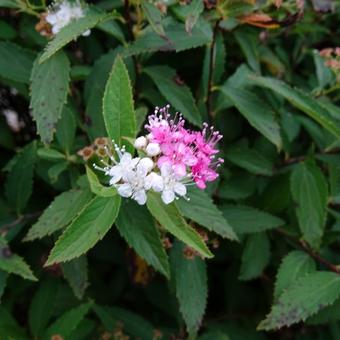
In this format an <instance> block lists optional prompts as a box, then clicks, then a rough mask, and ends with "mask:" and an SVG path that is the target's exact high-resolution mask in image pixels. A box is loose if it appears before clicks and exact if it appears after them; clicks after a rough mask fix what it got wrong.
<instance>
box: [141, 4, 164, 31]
mask: <svg viewBox="0 0 340 340" xmlns="http://www.w3.org/2000/svg"><path fill="white" fill-rule="evenodd" d="M142 8H143V12H144V14H145V16H146V18H147V19H148V21H149V23H150V25H151V27H152V29H153V30H154V31H155V32H156V33H157V34H159V35H161V36H165V32H164V28H163V26H162V13H161V11H160V10H159V9H158V8H157V7H156V6H155V5H154V4H152V3H149V2H147V1H142Z"/></svg>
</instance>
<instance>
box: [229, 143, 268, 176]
mask: <svg viewBox="0 0 340 340" xmlns="http://www.w3.org/2000/svg"><path fill="white" fill-rule="evenodd" d="M226 158H227V159H228V160H229V161H230V162H232V163H234V164H236V165H238V166H239V167H240V168H243V169H246V170H248V171H249V172H251V173H254V174H256V175H263V176H271V175H273V168H274V165H273V163H272V161H270V160H269V159H267V158H266V157H265V156H264V155H263V154H262V153H260V152H259V151H257V150H256V149H249V148H248V147H246V146H244V145H233V146H231V147H230V148H229V150H227V154H226Z"/></svg>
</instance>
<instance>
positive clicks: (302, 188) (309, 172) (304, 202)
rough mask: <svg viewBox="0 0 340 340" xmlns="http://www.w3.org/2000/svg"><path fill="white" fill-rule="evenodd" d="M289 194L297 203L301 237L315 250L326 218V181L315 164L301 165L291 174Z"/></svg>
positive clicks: (306, 163) (319, 241)
mask: <svg viewBox="0 0 340 340" xmlns="http://www.w3.org/2000/svg"><path fill="white" fill-rule="evenodd" d="M291 192H292V195H293V199H294V200H295V202H296V203H297V208H296V214H297V216H298V220H299V226H300V229H301V231H302V234H303V237H304V239H305V240H306V241H307V242H308V243H309V244H310V245H311V246H312V247H315V248H317V247H318V246H319V245H320V243H321V238H322V235H323V231H324V225H325V222H326V216H327V210H326V209H327V199H328V188H327V182H326V179H325V177H324V175H323V173H322V172H321V170H320V169H319V168H318V167H317V166H316V165H315V164H312V163H308V162H305V163H301V164H299V165H298V166H297V167H296V168H295V169H294V171H293V173H292V177H291Z"/></svg>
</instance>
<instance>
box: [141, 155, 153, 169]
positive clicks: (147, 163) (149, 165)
mask: <svg viewBox="0 0 340 340" xmlns="http://www.w3.org/2000/svg"><path fill="white" fill-rule="evenodd" d="M154 165H155V164H154V162H153V160H152V159H151V158H149V157H144V158H142V159H141V160H140V161H139V163H138V166H140V167H142V168H143V169H145V170H146V171H147V172H150V171H151V170H152V169H153V167H154Z"/></svg>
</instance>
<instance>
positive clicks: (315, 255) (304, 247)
mask: <svg viewBox="0 0 340 340" xmlns="http://www.w3.org/2000/svg"><path fill="white" fill-rule="evenodd" d="M275 231H276V232H278V233H279V234H281V235H283V236H285V237H286V238H288V239H289V240H290V241H292V242H293V243H295V244H296V245H297V246H299V247H300V248H301V249H302V250H303V251H304V252H305V253H307V254H308V255H309V256H310V257H312V258H313V259H314V260H316V261H317V262H319V263H321V264H323V265H324V266H325V267H326V268H328V269H329V270H330V271H332V272H334V273H336V274H340V267H338V266H336V265H334V264H332V263H330V262H329V261H327V260H326V259H325V258H323V257H322V256H321V255H320V254H319V253H318V252H316V251H315V250H313V249H312V248H311V247H310V246H309V245H308V244H307V243H306V242H305V241H304V240H298V239H296V238H295V237H293V236H292V235H290V234H289V233H288V232H287V231H285V230H283V229H280V228H279V229H275Z"/></svg>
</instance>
